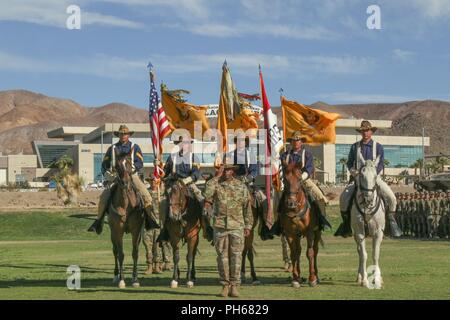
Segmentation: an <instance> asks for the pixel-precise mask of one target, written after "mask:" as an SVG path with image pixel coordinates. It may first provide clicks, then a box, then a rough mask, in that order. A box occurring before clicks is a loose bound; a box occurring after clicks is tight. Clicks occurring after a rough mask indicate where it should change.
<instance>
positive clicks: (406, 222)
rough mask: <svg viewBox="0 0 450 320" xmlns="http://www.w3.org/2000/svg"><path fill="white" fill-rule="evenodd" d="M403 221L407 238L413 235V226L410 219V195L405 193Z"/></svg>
mask: <svg viewBox="0 0 450 320" xmlns="http://www.w3.org/2000/svg"><path fill="white" fill-rule="evenodd" d="M401 210H402V221H403V229H402V230H403V231H404V233H405V236H409V235H411V224H410V221H409V220H410V219H409V194H408V193H405V194H404V196H403V201H402V209H401Z"/></svg>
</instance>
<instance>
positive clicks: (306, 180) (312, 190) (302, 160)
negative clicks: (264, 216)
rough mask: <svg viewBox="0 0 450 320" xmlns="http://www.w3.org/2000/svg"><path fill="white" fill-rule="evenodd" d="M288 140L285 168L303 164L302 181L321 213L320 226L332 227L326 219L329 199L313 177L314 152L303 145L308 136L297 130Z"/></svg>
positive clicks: (282, 162) (282, 161) (284, 154)
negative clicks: (289, 145) (288, 146)
mask: <svg viewBox="0 0 450 320" xmlns="http://www.w3.org/2000/svg"><path fill="white" fill-rule="evenodd" d="M288 141H289V142H290V143H291V149H290V150H288V151H285V152H283V153H282V154H281V156H280V160H281V164H282V165H283V170H284V171H286V168H287V167H288V166H289V165H290V164H300V165H301V171H302V174H301V183H302V186H303V188H304V189H305V191H306V193H307V194H308V196H309V197H310V199H311V200H312V204H313V205H315V206H316V207H317V209H318V212H319V213H320V214H319V221H320V226H321V228H322V229H323V228H324V227H325V226H327V227H329V228H331V225H330V224H329V222H328V221H327V220H326V205H327V204H328V202H329V201H328V199H327V197H326V196H325V195H324V193H323V192H322V190H320V188H319V187H318V186H317V185H316V184H315V183H314V182H313V180H312V179H311V177H312V175H313V171H314V157H313V154H312V153H311V152H310V151H309V150H306V149H305V147H304V145H303V143H305V142H306V137H305V136H304V135H302V133H301V132H300V131H295V132H294V133H293V134H292V136H291V138H289V139H288ZM282 202H283V199H281V200H280V203H282ZM272 229H274V228H272Z"/></svg>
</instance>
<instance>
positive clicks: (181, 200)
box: [165, 180, 203, 288]
mask: <svg viewBox="0 0 450 320" xmlns="http://www.w3.org/2000/svg"><path fill="white" fill-rule="evenodd" d="M169 183H170V182H169ZM202 212H203V209H202V206H201V204H200V203H199V202H198V201H197V199H195V197H194V195H192V194H191V193H190V191H189V190H188V187H187V186H186V185H185V184H184V183H183V182H182V181H181V180H175V181H172V183H171V185H170V192H169V215H168V219H167V220H166V224H165V228H167V231H168V233H169V241H170V244H171V246H172V253H173V276H172V281H171V283H170V287H171V288H177V287H178V281H179V278H180V268H179V262H180V240H182V239H183V240H184V241H185V242H186V243H187V251H188V252H187V256H186V260H187V283H186V286H187V287H188V288H192V287H193V286H194V281H195V280H196V278H195V256H196V254H197V247H198V242H199V238H200V237H199V232H200V229H201V227H202Z"/></svg>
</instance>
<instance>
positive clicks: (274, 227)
mask: <svg viewBox="0 0 450 320" xmlns="http://www.w3.org/2000/svg"><path fill="white" fill-rule="evenodd" d="M269 235H270V236H272V238H273V236H274V235H275V236H281V224H280V219H277V220H276V221H275V222H274V224H273V225H272V228H271V229H270V230H269Z"/></svg>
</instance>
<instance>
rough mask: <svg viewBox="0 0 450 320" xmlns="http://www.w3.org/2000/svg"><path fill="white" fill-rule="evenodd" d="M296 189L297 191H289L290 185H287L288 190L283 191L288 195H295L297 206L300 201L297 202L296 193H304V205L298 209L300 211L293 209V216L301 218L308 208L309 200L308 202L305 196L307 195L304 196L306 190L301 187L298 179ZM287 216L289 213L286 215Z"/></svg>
mask: <svg viewBox="0 0 450 320" xmlns="http://www.w3.org/2000/svg"><path fill="white" fill-rule="evenodd" d="M298 184H299V185H298V190H297V192H291V188H290V186H289V188H287V189H289V191H288V192H286V191H287V190H286V189H285V192H286V193H287V195H288V196H292V195H294V196H295V204H296V205H297V207H298V206H299V205H300V203H299V202H298V200H297V195H298V194H299V193H300V192H303V193H304V195H305V206H304V207H303V208H302V209H301V210H300V211H295V215H294V216H295V217H299V218H302V217H303V216H304V215H305V214H306V212H307V211H308V209H309V202H308V199H307V198H306V197H307V196H306V192H305V191H304V190H303V189H302V186H301V182H300V181H299V182H298ZM285 201H287V200H285ZM288 216H289V215H288Z"/></svg>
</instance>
